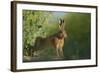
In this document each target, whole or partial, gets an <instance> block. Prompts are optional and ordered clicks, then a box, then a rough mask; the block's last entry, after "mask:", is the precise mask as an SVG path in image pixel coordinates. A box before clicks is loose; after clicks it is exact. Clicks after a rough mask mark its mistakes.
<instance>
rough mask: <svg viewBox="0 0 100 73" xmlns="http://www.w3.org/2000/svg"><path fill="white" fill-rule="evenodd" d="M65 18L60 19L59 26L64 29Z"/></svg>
mask: <svg viewBox="0 0 100 73" xmlns="http://www.w3.org/2000/svg"><path fill="white" fill-rule="evenodd" d="M64 26H65V25H64V19H59V28H60V29H61V30H62V29H64Z"/></svg>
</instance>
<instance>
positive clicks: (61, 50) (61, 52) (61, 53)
mask: <svg viewBox="0 0 100 73" xmlns="http://www.w3.org/2000/svg"><path fill="white" fill-rule="evenodd" d="M60 56H61V57H64V53H63V48H60Z"/></svg>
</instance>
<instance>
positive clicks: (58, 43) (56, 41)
mask: <svg viewBox="0 0 100 73" xmlns="http://www.w3.org/2000/svg"><path fill="white" fill-rule="evenodd" d="M66 37H67V34H66V32H65V30H64V20H63V21H62V20H60V24H59V31H58V32H57V33H55V34H53V35H51V36H49V37H46V38H42V37H37V38H36V41H35V45H34V47H33V48H32V49H31V54H32V53H33V52H34V51H37V50H40V49H43V48H45V47H46V44H47V46H48V45H49V46H51V47H53V48H55V49H56V53H57V56H58V57H59V56H63V47H64V39H65V38H66Z"/></svg>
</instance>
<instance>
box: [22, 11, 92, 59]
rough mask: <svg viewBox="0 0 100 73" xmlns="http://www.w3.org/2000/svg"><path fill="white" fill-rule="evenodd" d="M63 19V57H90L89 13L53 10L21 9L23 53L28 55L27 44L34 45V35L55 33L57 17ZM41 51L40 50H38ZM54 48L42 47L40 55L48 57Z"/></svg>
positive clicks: (42, 35)
mask: <svg viewBox="0 0 100 73" xmlns="http://www.w3.org/2000/svg"><path fill="white" fill-rule="evenodd" d="M59 18H63V19H64V20H65V30H66V32H67V34H68V38H66V39H65V44H64V57H65V59H66V60H76V59H90V57H91V55H90V51H91V47H90V46H91V17H90V14H89V13H75V12H53V11H33V10H23V55H24V56H29V45H34V43H35V40H36V37H47V36H50V35H52V34H54V33H56V32H57V31H58V30H59V28H58V23H59V22H58V19H59ZM40 52H41V51H40ZM55 55H56V54H55V49H50V47H48V49H44V50H42V52H41V53H40V55H39V56H40V57H41V58H43V59H44V60H45V59H50V58H52V56H55Z"/></svg>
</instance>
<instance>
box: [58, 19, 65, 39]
mask: <svg viewBox="0 0 100 73" xmlns="http://www.w3.org/2000/svg"><path fill="white" fill-rule="evenodd" d="M64 28H65V24H64V19H59V29H60V35H62V36H63V37H64V38H66V37H67V34H66V31H65V29H64Z"/></svg>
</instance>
